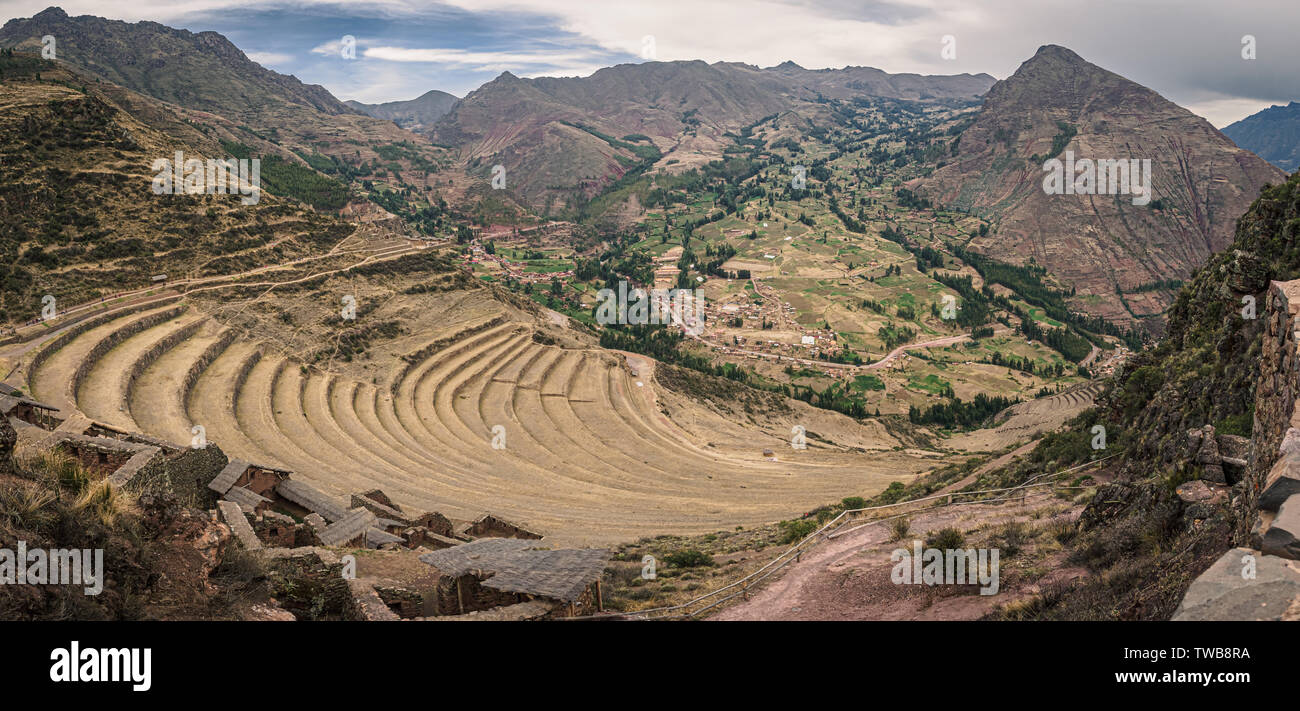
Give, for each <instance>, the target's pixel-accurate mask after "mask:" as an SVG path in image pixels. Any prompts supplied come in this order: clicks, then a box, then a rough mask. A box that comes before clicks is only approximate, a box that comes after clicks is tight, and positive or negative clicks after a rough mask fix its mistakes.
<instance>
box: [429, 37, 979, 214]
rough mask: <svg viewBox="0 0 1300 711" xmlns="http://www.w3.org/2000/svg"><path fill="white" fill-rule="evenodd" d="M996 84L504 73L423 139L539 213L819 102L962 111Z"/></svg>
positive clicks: (698, 158)
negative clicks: (453, 153)
mask: <svg viewBox="0 0 1300 711" xmlns="http://www.w3.org/2000/svg"><path fill="white" fill-rule="evenodd" d="M994 81H995V80H994V78H993V77H991V76H989V75H987V74H978V75H971V74H961V75H955V76H933V77H931V76H920V75H915V74H887V73H885V72H882V71H880V70H878V69H872V68H869V67H848V68H845V69H827V70H807V69H803V68H802V67H799V66H798V65H795V64H793V63H791V62H787V63H785V64H782V65H779V66H776V67H772V68H767V69H762V68H759V67H755V66H752V65H748V64H740V63H735V62H717V63H714V64H708V63H706V62H703V61H699V60H694V61H676V62H645V63H640V64H620V65H617V66H613V67H606V68H604V69H600V70H598V71H596V72H595V73H594V74H592V75H591V76H589V77H566V78H550V77H544V78H537V79H521V78H519V77H517V76H515V75H513V74H511V73H509V72H505V73H503V74H501V75H500V76H499V77H497V78H496V79H494V80H492V81H490V82H488V83H486V84H484V85H483V86H481V87H479V88H478V89H476V90H474V91H472V92H470V93H469V94H468V95H467V96H466V97H465V98H464V99H461V100H460V102H458V103H457V104H456V105H455V107H454V108H452V110H451V111H450V112H449V113H448V114H447V115H446V116H444V117H443V118H442V120H440V121H439V122H438V123H437V124H436V125H435V126H434V127H433V129H432V130H431V131H430V135H431V136H432V137H433V139H434V140H435V141H436V142H438V143H440V144H443V145H450V146H455V147H457V148H459V149H460V150H461V157H462V160H463V161H465V164H466V166H467V168H468V169H469V170H471V172H473V171H476V170H477V171H481V172H483V173H486V171H487V170H488V168H489V167H490V166H492V165H494V164H499V165H503V166H504V167H505V168H506V170H507V174H509V175H512V176H515V177H513V178H511V179H510V181H509V184H510V186H511V189H512V190H517V191H518V192H519V193H520V194H522V195H524V196H525V197H526V198H527V199H529V201H530V202H531V203H532V204H533V205H534V207H537V208H540V209H545V207H546V206H547V205H548V204H550V202H551V201H553V200H555V199H570V198H571V196H572V195H574V194H576V193H584V194H587V195H591V194H594V193H596V192H599V190H600V189H602V188H603V187H604V186H606V185H608V184H610V183H612V182H613V181H615V180H617V179H618V178H620V177H621V176H623V175H624V174H626V172H627V171H628V170H631V169H633V168H634V167H635V166H636V165H639V164H643V163H644V161H646V160H647V159H648V158H647V154H646V152H647V151H649V150H650V146H653V147H654V150H655V151H658V152H659V153H660V154H661V160H660V162H659V163H658V164H657V165H658V167H664V166H665V165H667V164H668V163H669V162H670V161H671V163H672V164H676V165H678V167H680V168H686V167H692V166H694V165H699V164H702V163H704V162H707V161H708V160H712V159H716V158H719V157H721V155H722V149H723V148H724V147H725V145H727V144H729V142H730V141H729V139H726V138H725V136H726V134H727V133H728V132H731V131H736V130H739V129H740V128H742V127H743V126H745V125H747V124H750V123H753V122H755V121H757V120H758V119H760V118H763V117H765V116H770V115H771V114H774V113H780V112H783V111H790V110H792V109H796V108H800V107H809V108H811V107H813V106H814V103H813V102H817V101H819V100H821V99H823V98H824V97H829V98H848V97H852V96H864V97H866V96H878V97H886V98H897V99H904V100H918V101H970V100H973V99H975V98H977V97H978V96H980V95H981V94H983V93H984V92H985V91H986V90H987V89H988V88H989V87H990V86H992V85H993V83H994ZM629 136H633V137H638V138H637V139H636V141H633V142H634V143H639V144H640V149H639V150H640V151H641V152H639V153H638V152H637V151H634V150H629V148H628V147H627V146H626V145H624V146H620V145H619V142H623V143H625V144H626V143H628V137H629ZM610 139H612V141H611V140H610Z"/></svg>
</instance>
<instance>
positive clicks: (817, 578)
mask: <svg viewBox="0 0 1300 711" xmlns="http://www.w3.org/2000/svg"><path fill="white" fill-rule="evenodd" d="M1056 501H1057V500H1055V499H1054V498H1053V497H1051V496H1047V495H1043V496H1039V497H1035V498H1030V499H1029V501H1028V502H1027V503H1024V504H1021V503H1019V502H1016V503H1006V504H1002V505H997V506H990V505H986V504H974V503H972V504H960V505H956V506H949V507H945V508H940V509H934V510H931V511H926V512H923V513H917V514H915V515H913V516H912V518H911V524H912V525H911V533H910V534H909V535H908V536H907V537H906V538H905V539H904V541H903V542H891V541H890V540H889V538H890V535H891V534H890V528H889V524H888V523H887V522H881V523H877V524H872V525H867V526H864V527H862V528H858V529H857V530H854V531H852V532H850V533H846V534H844V535H842V536H840V537H839V538H833V539H829V540H822V541H819V542H817V543H816V544H815V545H814V546H813V547H812V548H810V549H809V550H807V551H806V552H805V553H804V554H803V556H802V557H801V559H800V560H799V561H797V562H795V563H792V564H790V565H789V566H788V567H787V568H786V570H785V572H784V573H780V574H778V575H779V577H777V578H776V579H775V580H774V581H772V582H770V583H768V584H767V585H766V586H764V587H763V588H761V589H760V590H759V591H758V592H756V593H754V594H752V595H751V596H750V598H749V599H748V600H742V601H740V602H738V603H737V604H734V605H731V606H730V607H727V608H725V609H723V610H722V611H721V612H719V613H718V614H716V615H713V616H711V617H710V618H708V619H710V620H971V619H978V618H980V617H982V616H984V615H985V614H987V613H989V612H990V611H992V610H993V608H994V606H995V605H998V604H1004V605H1005V604H1006V603H1008V602H1010V601H1013V600H1015V599H1018V598H1020V597H1023V596H1025V595H1029V594H1032V593H1034V592H1037V590H1038V589H1039V587H1040V586H1041V585H1042V584H1043V583H1044V582H1046V581H1047V580H1059V579H1068V578H1075V577H1079V576H1081V575H1083V574H1084V573H1085V571H1083V570H1081V569H1077V568H1070V567H1067V566H1066V565H1065V563H1064V561H1063V560H1061V559H1060V558H1059V555H1055V554H1054V555H1052V556H1049V557H1048V559H1047V560H1046V564H1047V567H1048V569H1049V572H1048V573H1047V574H1046V575H1045V576H1043V578H1040V579H1039V580H1037V581H1035V582H1033V583H1020V584H1008V583H1007V580H1008V577H1009V576H1008V575H1006V569H1007V561H1001V565H1002V575H1001V578H1002V581H1003V584H1002V587H1001V589H1000V590H999V591H998V593H997V594H995V595H980V594H978V590H977V589H976V588H975V587H974V586H943V585H939V586H934V587H930V586H925V585H897V584H894V583H893V582H892V581H891V579H890V572H891V570H892V569H893V567H894V562H893V561H892V560H891V558H890V554H891V552H892V551H893V550H894V549H896V548H907V547H908V546H910V542H911V541H912V540H913V539H921V540H923V539H924V538H925V534H926V532H927V531H932V530H937V529H939V528H943V527H945V526H956V527H958V528H961V529H963V530H971V529H974V528H976V527H978V526H980V525H982V524H987V523H991V522H1002V521H1008V520H1012V519H1020V520H1023V519H1026V518H1027V517H1028V515H1029V514H1030V513H1031V512H1032V511H1033V510H1034V509H1038V508H1042V507H1045V506H1050V505H1052V504H1053V503H1054V502H1056ZM1031 523H1032V522H1031ZM966 545H968V546H971V545H977V544H972V543H971V542H970V540H969V537H968V542H967V544H966Z"/></svg>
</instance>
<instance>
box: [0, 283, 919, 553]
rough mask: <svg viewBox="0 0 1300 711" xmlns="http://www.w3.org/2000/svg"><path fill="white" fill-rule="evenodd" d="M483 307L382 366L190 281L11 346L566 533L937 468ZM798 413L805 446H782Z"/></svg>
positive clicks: (644, 525) (224, 427) (156, 407)
mask: <svg viewBox="0 0 1300 711" xmlns="http://www.w3.org/2000/svg"><path fill="white" fill-rule="evenodd" d="M479 313H481V314H482V315H480V316H479V317H477V319H476V320H474V321H471V322H461V323H459V324H458V325H456V326H454V327H448V328H447V329H444V330H443V331H441V332H430V333H421V334H420V335H419V336H412V337H411V338H408V339H404V340H402V341H401V342H402V343H416V344H421V345H419V347H410V346H408V348H410V350H409V352H407V353H405V354H404V355H405V357H404V358H402V357H388V358H382V359H379V360H377V361H375V362H374V364H376V365H379V366H380V367H377V368H373V369H371V372H372V375H371V376H370V377H369V378H366V377H362V376H359V375H358V373H359V372H360V371H358V370H357V369H356V368H351V369H349V368H339V369H326V368H321V367H316V366H311V367H309V366H307V365H305V364H304V363H303V361H302V360H301V359H299V358H295V357H292V356H290V355H288V354H287V352H286V350H285V349H283V348H282V347H281V346H282V344H281V343H276V342H272V341H267V340H258V339H257V338H254V337H251V334H250V332H249V331H248V330H246V329H242V328H239V327H238V326H232V325H227V324H228V323H235V321H234V320H233V319H229V318H227V317H226V315H225V314H220V313H219V311H218V310H216V309H212V303H210V302H206V301H203V300H202V299H199V298H196V297H193V296H191V297H183V298H182V297H173V298H170V299H162V300H158V301H153V302H149V303H147V304H143V305H136V306H132V307H127V308H122V309H119V310H116V311H112V312H109V313H106V314H104V315H100V316H96V317H95V318H92V319H87V320H85V321H82V322H79V323H78V324H75V325H73V326H70V327H68V328H66V329H65V330H63V331H62V332H59V333H56V334H52V335H50V336H48V337H47V338H46V339H45V340H44V341H43V342H42V343H40V344H39V345H38V346H36V347H30V348H28V349H27V350H28V352H26V353H24V354H21V355H17V356H16V355H14V353H12V352H10V353H0V357H4V356H8V357H11V358H13V359H14V362H17V363H18V366H17V367H16V368H15V370H14V371H13V372H12V373H11V374H10V377H9V382H10V383H12V384H14V385H17V386H19V387H22V388H24V389H26V390H28V391H29V392H31V393H32V394H33V395H34V396H35V397H37V398H39V399H41V400H44V401H47V402H50V403H52V404H55V405H57V406H58V407H59V408H61V409H63V410H65V411H74V412H81V413H84V414H85V415H86V416H88V417H90V418H92V419H96V420H99V421H102V422H107V423H109V424H112V425H115V426H118V427H121V428H125V429H131V430H139V431H142V432H146V433H149V434H152V435H155V436H158V437H162V438H165V439H168V440H171V441H175V442H181V443H185V442H190V441H191V439H192V437H194V432H195V431H194V430H193V429H192V428H193V427H194V426H196V425H201V426H202V427H203V428H204V429H203V433H204V434H205V436H206V437H207V439H209V440H211V441H214V442H216V443H217V444H219V445H220V446H221V447H222V449H223V450H224V451H226V452H227V453H228V454H229V455H230V456H234V457H239V458H242V459H247V460H251V461H254V462H260V463H267V464H276V465H280V466H283V467H285V468H288V469H292V470H294V472H295V475H294V476H295V477H296V478H300V479H302V480H304V481H307V482H310V483H312V484H314V485H316V486H318V487H320V488H321V489H322V490H324V491H326V492H328V493H331V494H335V495H344V494H347V493H350V492H353V491H357V490H364V489H369V488H375V487H378V488H380V489H383V490H384V491H385V492H386V493H388V494H389V495H390V496H391V497H392V498H393V499H394V500H396V501H398V502H399V503H401V504H403V505H410V506H411V507H414V508H417V509H427V510H438V511H442V512H444V513H446V514H447V515H450V516H453V517H458V518H472V517H475V516H477V515H479V514H481V513H483V512H484V511H490V512H493V513H496V514H499V515H503V516H507V517H509V518H512V519H515V520H518V521H519V522H520V523H523V524H526V525H528V526H530V527H532V528H534V529H535V530H538V531H540V532H542V533H544V534H546V535H547V536H548V538H552V539H554V540H557V541H565V542H586V543H595V542H605V541H615V540H627V539H630V538H635V537H638V536H643V535H653V534H660V533H688V532H693V533H698V532H705V531H712V530H718V529H720V528H730V527H733V526H736V525H753V524H758V523H763V522H769V521H772V520H776V519H779V518H785V517H790V516H793V515H797V514H800V513H803V512H804V511H806V510H808V509H810V508H812V507H814V506H816V505H818V504H820V503H822V502H824V501H827V500H834V499H837V498H840V497H843V496H846V495H849V494H868V493H872V492H874V491H876V490H879V489H882V488H884V486H885V485H887V484H888V483H889V482H890V481H893V480H897V479H907V478H908V477H909V475H910V474H914V473H916V472H918V471H920V470H922V469H925V468H928V466H929V464H927V461H926V458H925V457H923V456H919V454H918V453H908V452H905V451H903V450H902V448H901V447H900V446H897V445H898V443H897V442H896V441H895V440H894V439H893V438H891V437H890V436H889V435H887V434H886V433H885V432H884V431H883V429H875V428H873V426H872V425H863V424H859V423H857V422H856V421H854V420H851V419H849V418H846V417H843V416H841V415H838V414H835V413H830V412H826V411H821V410H816V409H814V408H811V407H807V406H805V405H804V404H803V403H798V402H793V401H786V402H787V403H788V404H787V405H785V408H786V411H785V412H782V413H780V414H779V415H778V416H776V417H773V418H770V419H769V418H765V417H763V416H758V417H756V416H755V415H753V414H752V413H751V414H748V415H744V416H741V415H738V414H737V415H734V416H728V415H727V414H726V413H725V412H723V411H721V410H719V411H714V410H711V409H709V408H707V407H702V406H700V405H699V404H698V402H697V401H695V400H694V399H693V398H692V397H690V396H687V395H686V394H682V393H674V392H672V391H671V390H668V389H666V388H664V387H662V386H660V385H659V384H658V382H657V380H656V378H655V373H654V363H653V361H650V360H649V359H646V358H643V357H640V356H629V357H625V356H623V355H621V354H617V353H614V352H611V351H605V350H601V349H598V348H595V347H584V346H575V345H574V343H572V342H556V339H555V338H554V337H552V336H550V335H546V333H545V332H544V331H546V330H547V329H549V330H554V329H555V327H554V325H552V324H549V323H548V319H547V318H546V317H545V316H542V317H540V318H539V319H538V320H537V321H536V322H530V321H529V320H527V319H523V318H520V317H519V316H518V315H517V314H514V313H512V312H511V311H509V310H508V309H505V308H502V309H500V310H499V311H498V312H496V313H495V314H494V313H492V311H491V310H490V309H479ZM221 319H225V322H223V320H221ZM17 348H18V347H17V346H10V347H9V351H15V349H17ZM628 358H631V359H633V362H632V363H630V364H629V362H628V360H627V359H628ZM666 413H673V414H672V415H671V416H670V415H669V414H666ZM795 424H799V425H802V426H804V427H805V428H806V429H807V431H808V432H809V435H808V447H807V449H803V450H795V449H793V448H792V447H791V445H790V443H789V436H790V435H789V432H790V428H791V427H792V426H793V425H795ZM496 427H501V428H503V429H500V430H496V433H504V441H501V440H502V438H501V436H500V435H497V436H496V439H497V442H496V444H497V445H499V446H500V447H501V448H497V447H496V446H494V441H493V440H494V428H496ZM832 440H833V441H832ZM836 443H839V444H836ZM765 449H770V450H773V452H774V455H768V454H765V453H764V450H765ZM866 449H874V450H877V451H875V452H873V453H872V454H871V455H870V456H864V450H866Z"/></svg>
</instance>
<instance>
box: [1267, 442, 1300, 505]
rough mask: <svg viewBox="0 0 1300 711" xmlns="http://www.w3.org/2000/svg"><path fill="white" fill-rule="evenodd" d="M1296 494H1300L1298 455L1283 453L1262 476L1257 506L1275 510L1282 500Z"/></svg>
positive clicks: (1299, 459)
mask: <svg viewBox="0 0 1300 711" xmlns="http://www.w3.org/2000/svg"><path fill="white" fill-rule="evenodd" d="M1296 494H1300V457H1297V456H1294V455H1288V454H1286V453H1284V454H1283V455H1282V456H1281V457H1279V458H1278V460H1277V462H1275V463H1274V464H1273V468H1272V469H1270V470H1269V471H1268V475H1267V476H1265V477H1264V487H1263V491H1262V492H1261V493H1260V495H1259V508H1260V509H1262V510H1264V511H1277V510H1278V509H1279V508H1281V506H1282V503H1283V502H1285V501H1286V500H1288V499H1290V498H1291V497H1292V496H1295V495H1296Z"/></svg>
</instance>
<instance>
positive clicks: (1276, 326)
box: [1236, 281, 1300, 543]
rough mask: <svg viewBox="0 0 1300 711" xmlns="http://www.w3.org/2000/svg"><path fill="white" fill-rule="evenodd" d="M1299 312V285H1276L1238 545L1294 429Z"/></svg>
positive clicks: (1268, 312) (1299, 384)
mask: <svg viewBox="0 0 1300 711" xmlns="http://www.w3.org/2000/svg"><path fill="white" fill-rule="evenodd" d="M1297 314H1300V282H1276V281H1275V282H1273V283H1272V284H1270V285H1269V289H1268V302H1267V304H1266V305H1265V311H1264V318H1265V320H1266V322H1265V332H1264V339H1263V343H1262V344H1261V352H1260V363H1259V368H1260V373H1259V380H1258V381H1257V382H1256V385H1255V424H1254V428H1253V430H1252V431H1251V437H1250V439H1251V448H1250V466H1249V469H1248V470H1247V475H1246V478H1245V481H1246V486H1245V491H1244V492H1243V496H1242V497H1241V500H1240V507H1241V508H1240V510H1239V511H1238V512H1237V513H1238V517H1237V518H1238V521H1240V522H1242V523H1241V528H1239V529H1238V531H1237V534H1238V535H1237V537H1236V538H1237V542H1238V543H1247V542H1248V538H1249V533H1250V529H1251V528H1252V527H1253V526H1254V524H1255V521H1256V519H1257V516H1258V503H1259V494H1260V491H1261V489H1262V488H1263V484H1264V481H1265V479H1266V478H1267V477H1268V473H1269V471H1270V470H1271V469H1272V468H1273V466H1274V465H1275V464H1276V463H1277V460H1278V457H1279V455H1280V451H1281V447H1282V441H1283V439H1284V438H1285V437H1286V433H1287V430H1288V429H1290V428H1291V427H1293V426H1295V424H1294V423H1293V418H1294V417H1295V403H1296V397H1297V395H1298V394H1300V362H1298V359H1297V357H1296V353H1297V345H1298V344H1297V341H1296V328H1297V325H1298V324H1297V323H1296V316H1297Z"/></svg>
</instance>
